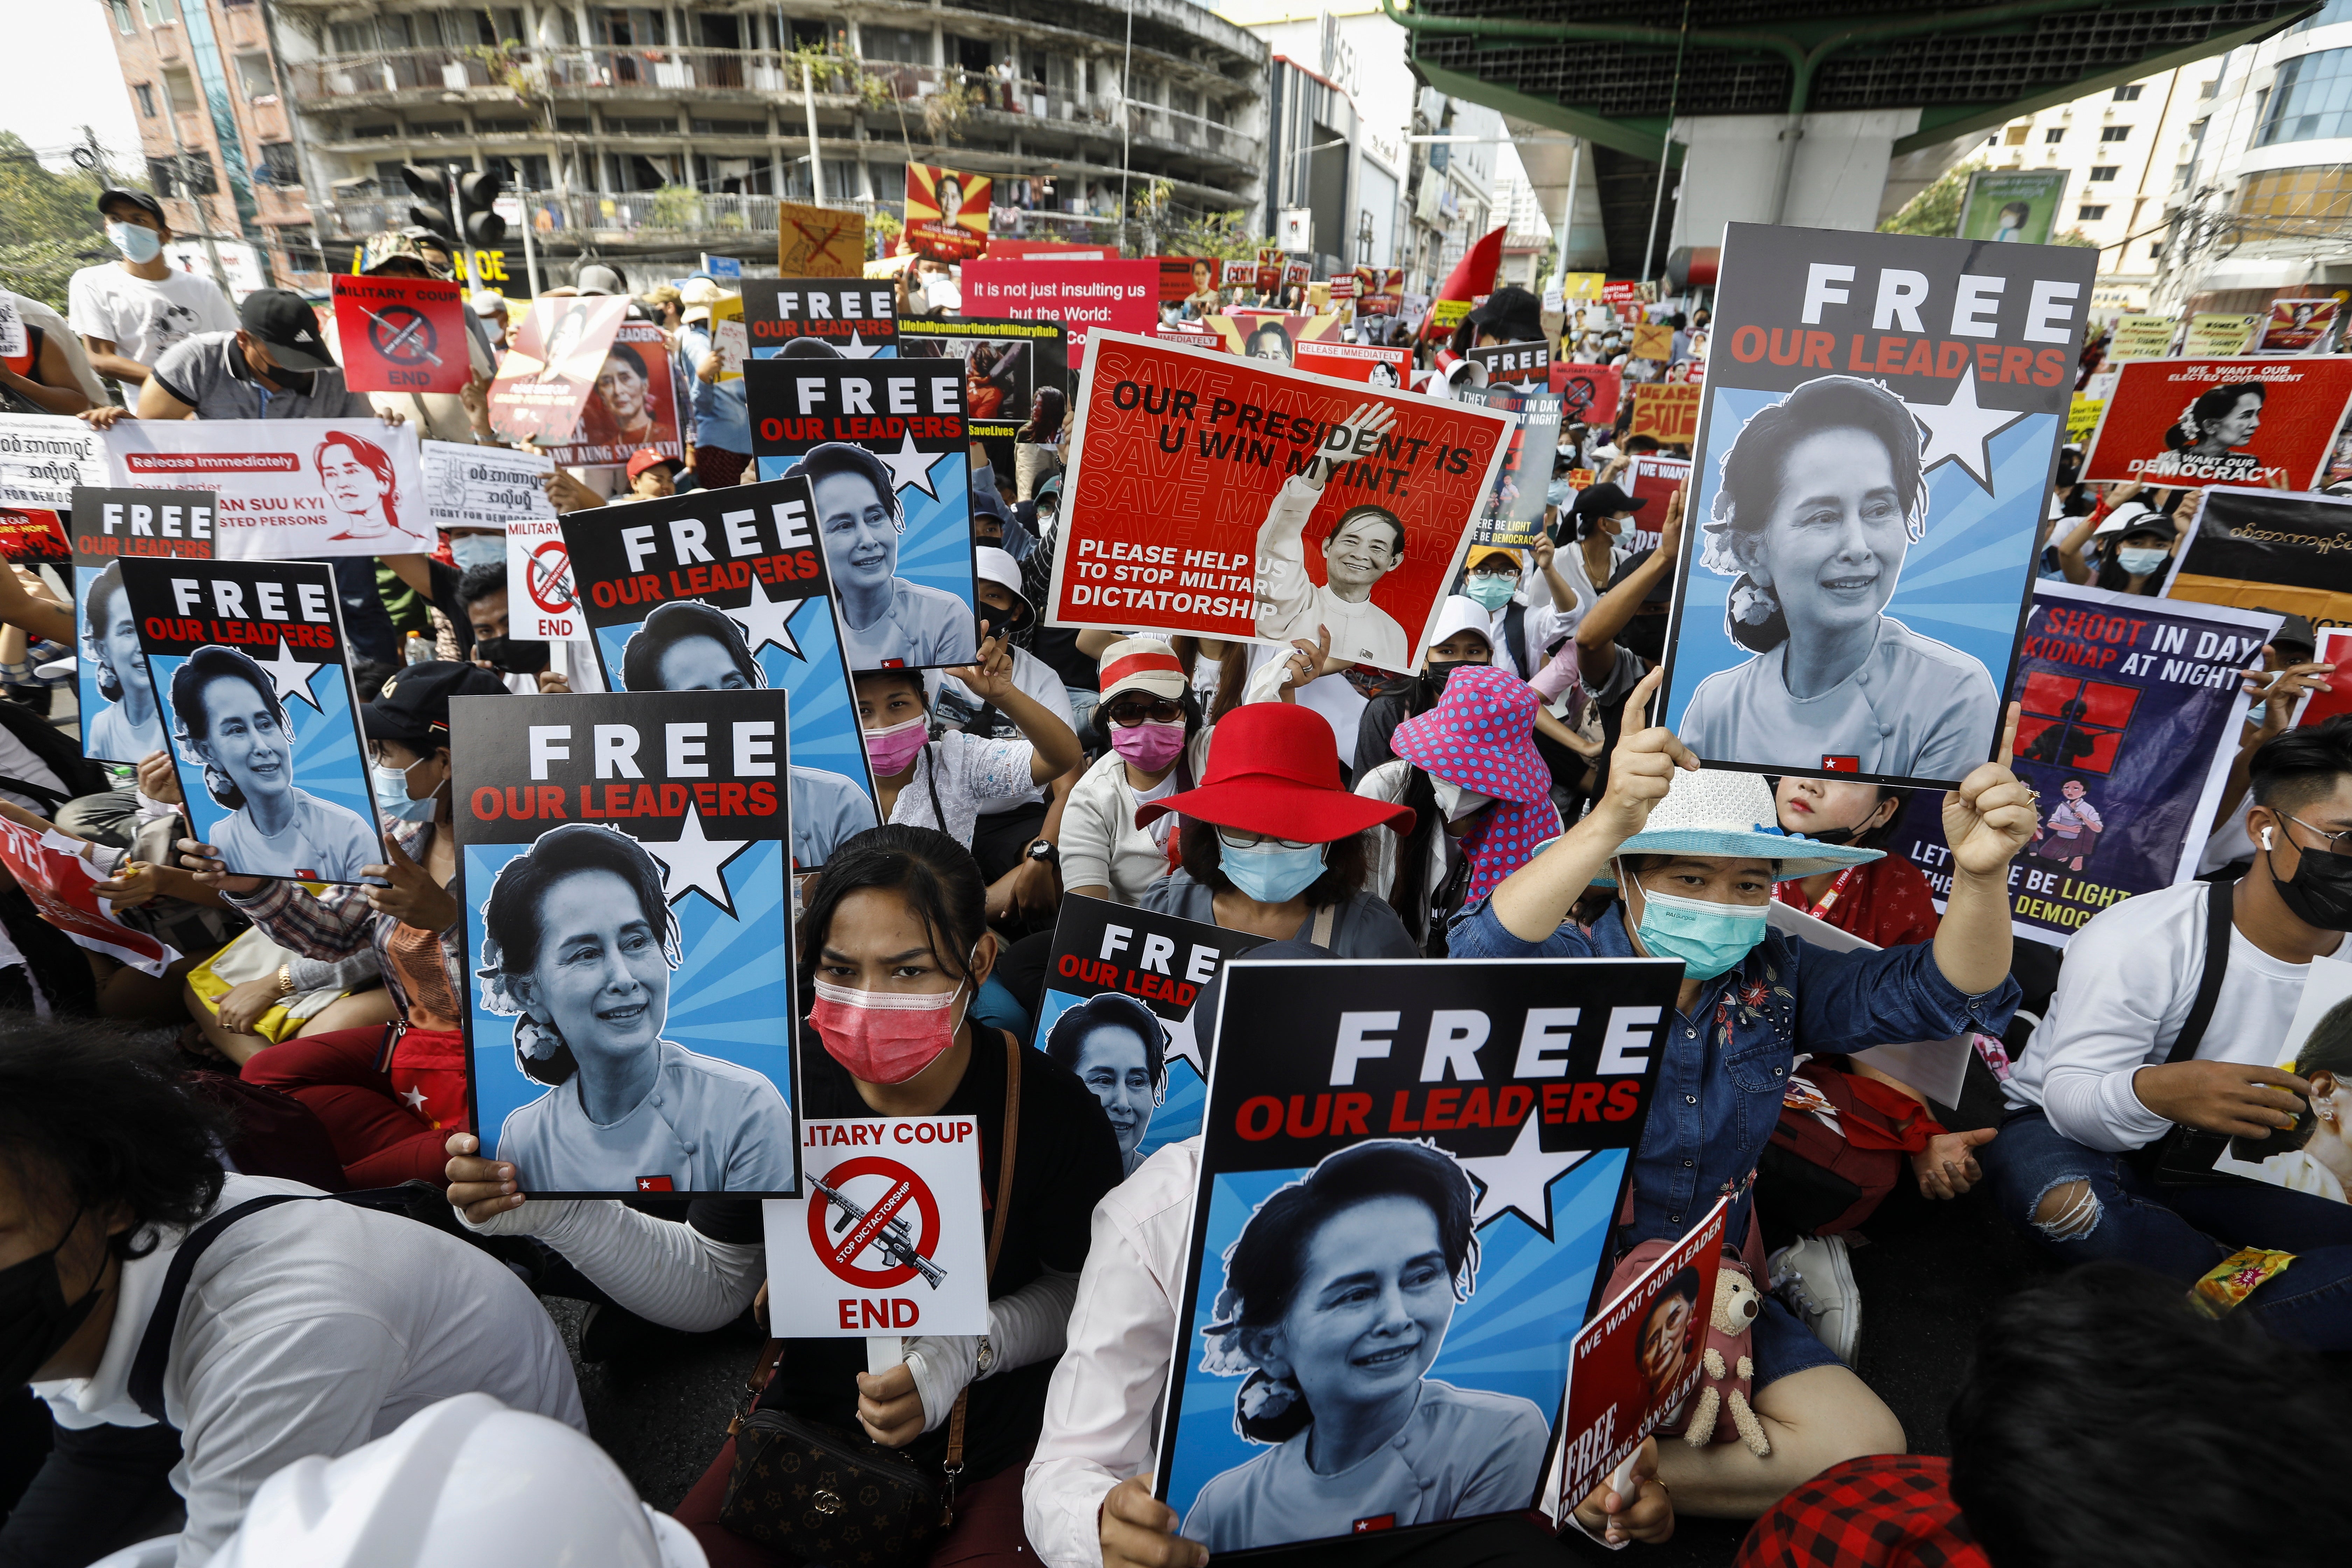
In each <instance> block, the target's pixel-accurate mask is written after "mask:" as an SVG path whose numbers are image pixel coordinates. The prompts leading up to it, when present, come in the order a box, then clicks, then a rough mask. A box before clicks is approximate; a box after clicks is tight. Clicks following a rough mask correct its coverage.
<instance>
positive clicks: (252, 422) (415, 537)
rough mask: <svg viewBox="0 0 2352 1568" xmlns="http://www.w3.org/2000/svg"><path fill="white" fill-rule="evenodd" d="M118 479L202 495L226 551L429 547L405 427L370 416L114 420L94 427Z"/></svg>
mask: <svg viewBox="0 0 2352 1568" xmlns="http://www.w3.org/2000/svg"><path fill="white" fill-rule="evenodd" d="M106 455H107V459H108V478H109V479H110V482H111V484H112V485H113V487H114V488H116V489H193V490H202V491H205V492H208V493H210V494H211V495H212V496H213V497H214V498H215V500H214V508H213V552H214V553H215V555H218V556H219V557H221V558H222V559H224V560H228V561H248V560H262V561H286V560H292V559H296V558H307V557H311V556H322V555H393V554H405V553H409V552H422V553H425V554H430V553H432V552H434V551H435V550H436V549H438V548H440V543H441V540H440V535H439V533H438V532H437V531H436V530H435V528H434V526H433V521H432V519H431V517H430V516H429V515H427V511H428V509H427V506H426V502H425V470H424V467H423V465H422V463H421V462H420V461H419V456H418V447H417V439H416V429H415V426H411V425H398V426H388V425H384V424H383V423H381V422H379V421H377V420H374V419H123V420H119V421H117V422H116V424H115V426H114V427H113V428H112V429H111V430H109V431H108V432H107V433H106Z"/></svg>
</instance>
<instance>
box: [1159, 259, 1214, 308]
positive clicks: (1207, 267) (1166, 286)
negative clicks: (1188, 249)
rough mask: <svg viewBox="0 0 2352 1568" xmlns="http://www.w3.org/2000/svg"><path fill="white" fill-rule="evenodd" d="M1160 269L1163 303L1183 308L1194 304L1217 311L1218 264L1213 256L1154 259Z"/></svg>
mask: <svg viewBox="0 0 2352 1568" xmlns="http://www.w3.org/2000/svg"><path fill="white" fill-rule="evenodd" d="M1151 259H1152V260H1153V261H1155V262H1157V263H1158V264H1159V267H1160V303H1161V304H1163V305H1181V304H1184V303H1185V302H1187V301H1188V300H1189V301H1193V302H1196V303H1197V304H1199V305H1200V307H1201V308H1202V309H1203V310H1215V309H1216V305H1217V301H1216V293H1217V261H1216V258H1214V257H1213V256H1155V257H1153V258H1151Z"/></svg>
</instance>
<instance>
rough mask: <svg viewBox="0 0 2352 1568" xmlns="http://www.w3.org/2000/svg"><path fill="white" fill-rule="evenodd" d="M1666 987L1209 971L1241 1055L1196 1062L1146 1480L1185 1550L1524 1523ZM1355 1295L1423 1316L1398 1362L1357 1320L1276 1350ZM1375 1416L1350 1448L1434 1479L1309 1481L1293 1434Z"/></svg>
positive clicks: (1397, 969) (1659, 981)
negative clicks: (1513, 1517)
mask: <svg viewBox="0 0 2352 1568" xmlns="http://www.w3.org/2000/svg"><path fill="white" fill-rule="evenodd" d="M1681 975H1682V966H1681V965H1680V964H1679V963H1674V962H1671V961H1661V960H1657V959H1626V960H1604V959H1572V960H1564V961H1563V960H1538V959H1486V960H1469V961H1462V960H1456V961H1455V962H1453V963H1444V964H1430V963H1397V962H1388V961H1368V960H1359V961H1343V962H1337V963H1304V962H1299V961H1296V960H1292V961H1265V962H1260V961H1255V960H1252V959H1249V958H1246V957H1244V958H1243V959H1242V960H1241V961H1239V962H1237V963H1234V964H1233V965H1232V966H1231V967H1229V968H1228V969H1227V970H1226V971H1225V973H1224V975H1223V979H1222V980H1221V982H1220V988H1221V994H1220V997H1219V1004H1220V1010H1219V1020H1220V1025H1219V1032H1220V1034H1221V1036H1223V1037H1224V1038H1226V1039H1227V1040H1228V1041H1229V1042H1230V1041H1232V1040H1234V1039H1236V1038H1238V1037H1235V1036H1229V1035H1223V1032H1224V1030H1226V1029H1228V1028H1231V1027H1234V1020H1236V1019H1246V1020H1247V1021H1248V1035H1249V1039H1250V1048H1249V1049H1248V1050H1245V1051H1244V1050H1234V1049H1224V1050H1220V1051H1218V1052H1217V1053H1216V1054H1215V1057H1214V1058H1213V1060H1212V1061H1211V1063H1210V1067H1209V1108H1208V1115H1207V1121H1206V1125H1205V1127H1204V1128H1203V1131H1202V1145H1201V1166H1200V1178H1199V1185H1198V1186H1197V1187H1196V1189H1195V1191H1194V1196H1193V1200H1192V1227H1191V1229H1192V1235H1191V1237H1190V1244H1189V1248H1188V1251H1187V1255H1186V1265H1185V1276H1184V1289H1183V1295H1182V1297H1181V1303H1180V1306H1179V1310H1178V1314H1177V1321H1178V1324H1179V1334H1180V1339H1179V1342H1178V1345H1177V1350H1176V1354H1175V1358H1174V1366H1173V1369H1172V1376H1171V1380H1170V1384H1169V1389H1168V1394H1167V1409H1166V1416H1165V1419H1164V1421H1163V1424H1162V1426H1161V1429H1160V1442H1159V1448H1158V1454H1159V1459H1158V1464H1157V1467H1156V1476H1155V1481H1156V1489H1157V1494H1158V1495H1159V1497H1160V1499H1161V1500H1164V1501H1166V1502H1167V1503H1168V1504H1169V1506H1170V1507H1171V1508H1173V1509H1174V1510H1176V1514H1177V1517H1178V1519H1179V1521H1181V1522H1180V1524H1179V1527H1178V1528H1179V1530H1180V1531H1181V1533H1182V1534H1184V1535H1186V1536H1188V1537H1190V1538H1191V1539H1192V1540H1194V1541H1197V1542H1202V1544H1203V1545H1205V1546H1207V1547H1208V1549H1209V1551H1210V1552H1211V1553H1212V1554H1215V1553H1220V1552H1244V1551H1250V1550H1255V1549H1256V1548H1260V1547H1268V1546H1284V1545H1288V1544H1290V1543H1292V1542H1304V1541H1320V1540H1328V1539H1333V1538H1337V1537H1340V1536H1347V1535H1354V1534H1360V1533H1363V1532H1366V1531H1386V1530H1402V1529H1407V1528H1410V1527H1412V1526H1415V1525H1427V1524H1442V1523H1445V1522H1448V1521H1458V1520H1465V1519H1473V1518H1477V1517H1479V1516H1481V1515H1486V1514H1499V1513H1516V1512H1518V1511H1520V1510H1525V1509H1528V1508H1532V1507H1534V1506H1535V1505H1536V1501H1537V1499H1538V1494H1539V1492H1540V1489H1541V1487H1542V1483H1543V1480H1544V1478H1545V1476H1546V1474H1547V1472H1548V1468H1549V1462H1550V1459H1551V1457H1552V1444H1553V1442H1554V1420H1555V1417H1556V1416H1557V1415H1558V1414H1559V1409H1560V1391H1561V1389H1562V1388H1564V1387H1565V1386H1566V1384H1567V1381H1568V1371H1569V1351H1570V1341H1571V1339H1572V1338H1573V1336H1574V1335H1575V1333H1576V1331H1577V1330H1578V1329H1579V1328H1580V1327H1581V1326H1582V1325H1583V1323H1584V1322H1585V1321H1586V1319H1587V1318H1588V1317H1589V1316H1590V1314H1591V1307H1592V1304H1593V1301H1594V1299H1595V1297H1596V1296H1597V1294H1598V1291H1599V1288H1600V1285H1601V1279H1602V1277H1603V1275H1604V1274H1605V1272H1606V1268H1605V1265H1604V1258H1605V1256H1606V1254H1607V1250H1608V1245H1609V1242H1608V1237H1609V1231H1610V1223H1611V1220H1612V1217H1613V1216H1614V1215H1615V1214H1616V1213H1617V1209H1618V1205H1619V1202H1620V1200H1621V1198H1622V1194H1623V1193H1624V1190H1625V1184H1626V1182H1627V1180H1628V1179H1629V1175H1630V1172H1631V1168H1632V1159H1633V1151H1634V1150H1635V1149H1636V1148H1637V1147H1639V1145H1640V1142H1641V1137H1642V1127H1643V1121H1645V1119H1646V1118H1647V1116H1648V1113H1649V1110H1650V1100H1651V1094H1652V1090H1653V1089H1654V1085H1655V1083H1656V1077H1657V1070H1658V1061H1659V1058H1660V1057H1661V1055H1662V1054H1663V1053H1664V1050H1665V1048H1666V1044H1665V1040H1664V1037H1663V1033H1662V1031H1663V1030H1664V1029H1665V1028H1666V1027H1667V1026H1668V1023H1669V1021H1670V1020H1671V1018H1672V1017H1673V1007H1674V999H1675V987H1676V986H1677V985H1678V984H1680V981H1681ZM1567 998H1573V1005H1563V1004H1564V999H1567ZM1367 1192H1370V1193H1374V1194H1380V1195H1378V1196H1374V1197H1365V1196H1363V1195H1361V1194H1365V1193H1367ZM1433 1275H1434V1276H1435V1278H1432V1276H1433ZM1359 1291H1360V1292H1362V1293H1363V1295H1364V1296H1365V1297H1366V1298H1368V1299H1374V1300H1396V1299H1397V1297H1398V1296H1399V1295H1400V1294H1402V1295H1405V1296H1407V1297H1409V1298H1410V1299H1412V1300H1418V1301H1421V1302H1423V1303H1424V1304H1425V1305H1424V1306H1423V1307H1422V1308H1417V1309H1415V1310H1414V1312H1413V1317H1414V1321H1415V1328H1416V1333H1415V1334H1414V1335H1413V1336H1412V1340H1413V1344H1414V1348H1413V1351H1412V1353H1411V1354H1409V1355H1402V1354H1399V1353H1396V1352H1395V1351H1393V1350H1391V1352H1384V1353H1381V1354H1367V1353H1365V1352H1363V1351H1362V1350H1361V1349H1360V1348H1356V1349H1350V1348H1349V1346H1351V1345H1354V1346H1358V1347H1360V1345H1361V1343H1362V1341H1361V1340H1360V1339H1359V1338H1358V1337H1357V1336H1359V1335H1360V1334H1363V1333H1366V1332H1369V1331H1370V1330H1371V1329H1372V1328H1373V1327H1374V1326H1375V1322H1376V1321H1377V1320H1376V1319H1374V1318H1370V1317H1367V1318H1366V1319H1365V1320H1364V1321H1363V1323H1362V1326H1361V1327H1360V1328H1357V1329H1349V1328H1346V1327H1342V1326H1341V1325H1340V1323H1339V1322H1338V1321H1335V1322H1334V1323H1333V1324H1331V1325H1330V1330H1331V1332H1332V1333H1333V1334H1334V1335H1336V1336H1338V1337H1335V1338H1331V1339H1330V1340H1329V1341H1328V1345H1329V1348H1328V1350H1323V1349H1317V1350H1310V1349H1309V1347H1308V1346H1307V1345H1306V1344H1304V1343H1300V1342H1295V1341H1290V1340H1286V1331H1285V1329H1284V1328H1283V1326H1282V1325H1284V1324H1286V1322H1287V1321H1288V1319H1287V1318H1286V1317H1285V1316H1284V1303H1285V1302H1287V1301H1294V1300H1295V1301H1320V1302H1326V1303H1330V1302H1335V1301H1337V1300H1339V1299H1340V1298H1341V1297H1342V1296H1344V1295H1348V1294H1349V1293H1350V1292H1359ZM1276 1292H1278V1293H1279V1294H1278V1295H1276ZM1269 1298H1270V1299H1269ZM1337 1310H1343V1311H1344V1310H1352V1309H1347V1308H1339V1309H1337ZM1321 1337H1323V1335H1322V1331H1319V1330H1318V1338H1321ZM1399 1343H1402V1341H1400V1342H1399ZM1368 1409H1369V1410H1375V1411H1381V1412H1386V1414H1378V1415H1371V1416H1370V1420H1372V1421H1373V1422H1374V1423H1375V1425H1374V1426H1371V1427H1370V1428H1366V1427H1364V1426H1361V1425H1360V1423H1359V1424H1354V1425H1351V1426H1349V1429H1348V1431H1347V1433H1346V1434H1345V1436H1346V1439H1347V1440H1348V1441H1349V1443H1351V1444H1360V1445H1362V1446H1363V1447H1364V1451H1366V1452H1377V1451H1378V1450H1379V1449H1381V1447H1385V1446H1386V1445H1387V1444H1389V1443H1391V1442H1396V1443H1398V1444H1399V1445H1400V1446H1401V1447H1406V1448H1407V1449H1408V1450H1417V1449H1418V1448H1419V1447H1422V1446H1423V1445H1426V1444H1429V1443H1432V1442H1436V1443H1442V1444H1443V1446H1444V1450H1445V1453H1446V1462H1445V1463H1444V1465H1442V1466H1437V1467H1434V1468H1433V1469H1423V1468H1421V1467H1418V1466H1409V1465H1402V1464H1396V1465H1391V1466H1388V1467H1387V1468H1378V1467H1374V1466H1369V1465H1368V1466H1366V1467H1364V1468H1365V1469H1367V1470H1369V1471H1370V1472H1371V1474H1370V1475H1369V1476H1368V1477H1367V1478H1366V1484H1360V1485H1356V1486H1351V1487H1347V1488H1335V1487H1328V1486H1324V1485H1321V1484H1318V1480H1317V1479H1316V1478H1315V1477H1314V1476H1313V1475H1312V1473H1311V1472H1310V1470H1309V1468H1308V1466H1307V1451H1308V1449H1309V1447H1311V1446H1312V1445H1313V1443H1314V1441H1315V1439H1316V1437H1317V1436H1318V1434H1317V1433H1316V1432H1315V1431H1314V1424H1315V1423H1316V1422H1317V1421H1318V1420H1323V1419H1331V1418H1332V1417H1331V1416H1330V1415H1327V1414H1326V1413H1329V1412H1342V1413H1344V1412H1349V1411H1354V1412H1359V1413H1360V1412H1363V1411H1366V1410H1368ZM1408 1422H1410V1423H1412V1424H1413V1426H1412V1431H1411V1432H1410V1433H1409V1432H1408V1431H1407V1429H1406V1425H1405V1424H1406V1423H1408ZM1328 1440H1329V1441H1339V1433H1338V1432H1337V1431H1336V1430H1335V1431H1334V1433H1332V1434H1330V1435H1329V1436H1328ZM1432 1476H1433V1477H1434V1478H1435V1479H1434V1480H1430V1479H1424V1478H1426V1477H1432Z"/></svg>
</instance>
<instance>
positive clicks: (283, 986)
mask: <svg viewBox="0 0 2352 1568" xmlns="http://www.w3.org/2000/svg"><path fill="white" fill-rule="evenodd" d="M278 994H279V995H280V996H291V995H293V994H294V966H293V965H292V964H290V963H281V964H279V965H278Z"/></svg>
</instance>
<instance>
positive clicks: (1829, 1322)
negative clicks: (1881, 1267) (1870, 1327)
mask: <svg viewBox="0 0 2352 1568" xmlns="http://www.w3.org/2000/svg"><path fill="white" fill-rule="evenodd" d="M1766 1261H1767V1267H1768V1268H1769V1271H1770V1273H1771V1277H1772V1293H1773V1294H1774V1295H1776V1296H1778V1297H1780V1304H1781V1305H1782V1306H1784V1307H1786V1308H1788V1309H1789V1310H1790V1311H1791V1312H1794V1313H1795V1314H1797V1316H1798V1317H1799V1318H1801V1319H1802V1320H1803V1321H1804V1324H1805V1327H1807V1328H1809V1329H1811V1331H1813V1334H1814V1337H1815V1338H1817V1339H1819V1340H1820V1341H1821V1342H1822V1343H1823V1344H1825V1345H1827V1346H1829V1347H1830V1349H1831V1350H1832V1351H1834V1352H1836V1353H1837V1358H1838V1360H1840V1361H1842V1362H1843V1363H1846V1365H1848V1366H1852V1365H1853V1352H1854V1346H1855V1344H1856V1343H1857V1342H1859V1341H1860V1340H1861V1338H1862V1291H1861V1289H1859V1288H1858V1287H1857V1286H1856V1285H1855V1284H1854V1282H1853V1263H1852V1262H1851V1261H1850V1260H1849V1259H1848V1258H1847V1256H1846V1246H1845V1237H1842V1236H1808V1237H1801V1238H1800V1239H1799V1240H1797V1241H1795V1242H1793V1243H1791V1244H1790V1246H1787V1247H1782V1248H1781V1249H1780V1251H1778V1252H1776V1253H1774V1254H1772V1256H1771V1257H1770V1258H1769V1259H1767V1260H1766Z"/></svg>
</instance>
